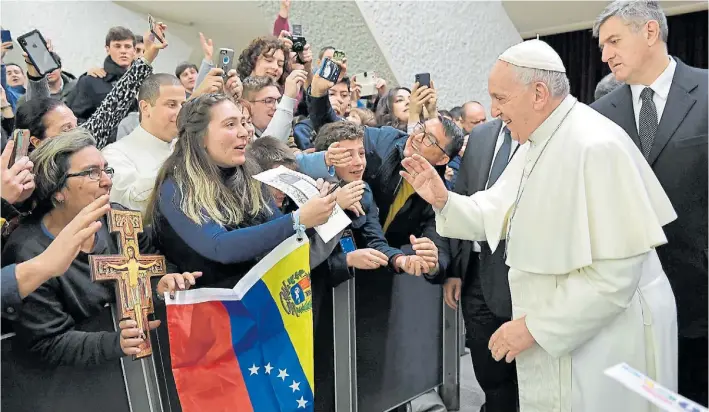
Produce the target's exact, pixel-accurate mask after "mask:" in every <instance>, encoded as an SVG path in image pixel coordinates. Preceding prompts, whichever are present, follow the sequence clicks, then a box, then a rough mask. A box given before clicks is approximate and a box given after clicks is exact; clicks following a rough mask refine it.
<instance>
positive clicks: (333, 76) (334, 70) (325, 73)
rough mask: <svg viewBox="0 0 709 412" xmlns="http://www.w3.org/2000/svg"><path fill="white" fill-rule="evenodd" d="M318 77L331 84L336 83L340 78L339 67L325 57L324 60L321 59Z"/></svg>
mask: <svg viewBox="0 0 709 412" xmlns="http://www.w3.org/2000/svg"><path fill="white" fill-rule="evenodd" d="M318 76H320V77H322V78H323V79H326V80H328V81H331V82H333V83H337V80H338V79H339V78H340V66H339V65H338V64H337V63H335V62H334V61H332V60H330V59H329V58H327V57H325V58H324V59H322V63H321V64H320V69H319V70H318Z"/></svg>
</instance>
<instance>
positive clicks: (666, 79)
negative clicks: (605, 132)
mask: <svg viewBox="0 0 709 412" xmlns="http://www.w3.org/2000/svg"><path fill="white" fill-rule="evenodd" d="M669 59H670V64H668V65H667V67H666V68H665V70H664V71H663V72H662V74H660V76H658V77H657V79H655V81H654V82H652V84H651V85H649V87H650V88H651V89H652V91H653V92H654V93H653V94H652V102H653V103H655V108H656V109H657V123H660V120H661V119H662V113H663V112H664V111H665V105H666V104H667V95H669V94H670V87H671V86H672V79H673V78H674V77H675V69H676V68H677V62H676V61H675V60H674V59H673V58H672V57H670V58H669ZM646 87H648V85H646V84H631V85H630V91H631V92H632V94H633V111H634V112H635V127H637V128H638V133H640V108H641V107H642V105H643V100H642V99H641V98H640V93H642V91H643V89H645V88H646Z"/></svg>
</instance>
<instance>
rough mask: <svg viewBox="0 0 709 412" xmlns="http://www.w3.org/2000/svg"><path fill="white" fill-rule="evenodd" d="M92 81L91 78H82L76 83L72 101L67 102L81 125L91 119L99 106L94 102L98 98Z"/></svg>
mask: <svg viewBox="0 0 709 412" xmlns="http://www.w3.org/2000/svg"><path fill="white" fill-rule="evenodd" d="M92 79H93V78H92V77H91V76H87V75H83V76H81V77H80V78H79V81H78V82H77V83H76V87H75V88H74V93H72V96H71V99H68V101H67V102H66V103H67V106H69V108H70V109H71V111H72V112H74V116H76V117H77V119H78V120H79V123H80V124H81V123H84V121H85V120H86V119H88V118H89V117H91V115H92V114H94V112H95V111H96V108H97V107H98V104H97V103H96V102H94V100H95V98H96V97H95V93H94V90H93V87H92V85H91V82H92Z"/></svg>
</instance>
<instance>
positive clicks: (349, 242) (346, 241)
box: [340, 229, 357, 254]
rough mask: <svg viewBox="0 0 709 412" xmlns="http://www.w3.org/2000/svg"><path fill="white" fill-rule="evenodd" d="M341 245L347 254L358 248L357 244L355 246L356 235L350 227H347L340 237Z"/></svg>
mask: <svg viewBox="0 0 709 412" xmlns="http://www.w3.org/2000/svg"><path fill="white" fill-rule="evenodd" d="M340 247H341V248H342V251H343V252H345V254H348V253H350V252H354V251H355V250H357V246H355V242H354V236H353V235H352V231H351V230H350V229H347V230H345V231H344V232H342V237H341V238H340Z"/></svg>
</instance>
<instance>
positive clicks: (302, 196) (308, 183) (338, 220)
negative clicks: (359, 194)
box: [254, 166, 352, 243]
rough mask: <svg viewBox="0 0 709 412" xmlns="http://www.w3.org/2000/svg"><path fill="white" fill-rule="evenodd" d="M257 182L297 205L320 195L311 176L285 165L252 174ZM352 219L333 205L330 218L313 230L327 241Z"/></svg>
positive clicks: (300, 205)
mask: <svg viewBox="0 0 709 412" xmlns="http://www.w3.org/2000/svg"><path fill="white" fill-rule="evenodd" d="M254 178H255V179H256V180H258V181H259V182H262V183H265V184H267V185H269V186H271V187H274V188H276V189H278V190H280V191H281V192H283V193H285V194H286V195H287V196H288V197H290V198H291V199H292V200H293V201H294V202H295V204H297V205H298V207H303V205H304V204H305V203H306V202H307V201H308V200H310V199H312V198H313V197H316V196H319V195H320V190H318V187H317V184H316V183H315V180H313V178H312V177H310V176H306V175H304V174H302V173H298V172H296V171H293V170H291V169H289V168H287V167H284V166H279V167H277V168H275V169H271V170H266V171H265V172H261V173H259V174H257V175H256V176H254ZM350 223H352V221H351V220H350V218H349V217H347V215H346V214H345V212H344V211H343V210H342V209H341V208H340V206H338V205H335V210H333V211H332V215H330V219H328V221H327V222H325V223H324V224H322V225H320V226H316V227H315V231H317V232H318V235H320V237H321V238H322V240H323V242H325V243H327V242H329V241H330V240H332V239H333V238H334V237H335V236H337V234H338V233H340V232H342V231H343V230H344V229H345V228H346V227H347V226H349V225H350Z"/></svg>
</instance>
